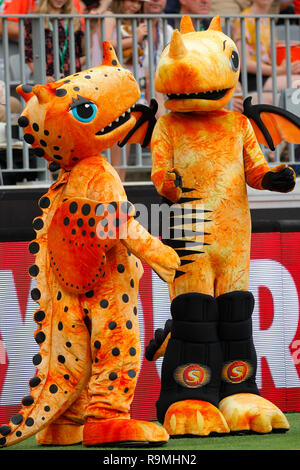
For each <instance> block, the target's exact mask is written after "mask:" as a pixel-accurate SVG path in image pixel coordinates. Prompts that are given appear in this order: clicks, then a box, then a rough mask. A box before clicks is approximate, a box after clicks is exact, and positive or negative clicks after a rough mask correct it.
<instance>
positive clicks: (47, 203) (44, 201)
mask: <svg viewBox="0 0 300 470" xmlns="http://www.w3.org/2000/svg"><path fill="white" fill-rule="evenodd" d="M39 205H40V207H41V208H42V209H47V207H49V206H50V199H49V198H48V197H47V196H44V197H42V198H41V199H40V201H39Z"/></svg>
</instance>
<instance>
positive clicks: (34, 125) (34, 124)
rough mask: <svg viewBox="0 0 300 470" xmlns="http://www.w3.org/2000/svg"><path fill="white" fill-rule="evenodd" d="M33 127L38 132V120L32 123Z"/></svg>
mask: <svg viewBox="0 0 300 470" xmlns="http://www.w3.org/2000/svg"><path fill="white" fill-rule="evenodd" d="M32 128H33V130H34V131H36V132H38V131H39V130H40V128H39V125H38V124H37V123H36V122H35V123H33V124H32Z"/></svg>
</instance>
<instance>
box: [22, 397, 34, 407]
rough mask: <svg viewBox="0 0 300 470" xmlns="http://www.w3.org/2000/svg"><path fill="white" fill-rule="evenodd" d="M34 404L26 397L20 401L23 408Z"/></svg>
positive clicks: (30, 398)
mask: <svg viewBox="0 0 300 470" xmlns="http://www.w3.org/2000/svg"><path fill="white" fill-rule="evenodd" d="M33 403H34V399H33V398H32V397H31V396H30V395H28V397H24V398H23V400H22V404H23V405H24V406H31V405H32V404H33Z"/></svg>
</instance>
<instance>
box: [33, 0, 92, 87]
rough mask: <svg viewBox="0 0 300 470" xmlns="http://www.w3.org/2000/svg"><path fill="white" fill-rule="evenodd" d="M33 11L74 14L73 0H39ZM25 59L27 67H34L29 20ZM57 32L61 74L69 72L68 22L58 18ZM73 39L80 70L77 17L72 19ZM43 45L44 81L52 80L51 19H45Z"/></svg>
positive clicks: (80, 57) (79, 31)
mask: <svg viewBox="0 0 300 470" xmlns="http://www.w3.org/2000/svg"><path fill="white" fill-rule="evenodd" d="M35 13H41V14H46V13H48V14H53V15H57V14H60V13H61V14H64V13H65V14H76V10H75V9H74V6H73V0H40V2H39V4H38V6H37V8H36V10H35ZM24 25H25V60H26V63H27V64H28V66H29V68H30V69H31V70H32V72H33V69H34V64H33V53H32V24H31V20H29V19H28V20H26V21H25V23H24ZM58 34H59V61H60V73H61V76H66V75H69V74H70V56H69V31H68V22H67V21H64V20H63V19H62V18H60V19H59V20H58ZM74 41H75V62H76V71H77V72H78V71H80V70H81V65H82V63H83V62H84V57H83V31H82V29H81V25H80V20H79V18H75V19H74ZM45 46H46V81H47V83H48V82H53V81H54V80H55V77H54V57H53V24H52V21H51V19H48V18H46V19H45Z"/></svg>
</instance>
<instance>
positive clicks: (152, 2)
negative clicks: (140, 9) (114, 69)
mask: <svg viewBox="0 0 300 470" xmlns="http://www.w3.org/2000/svg"><path fill="white" fill-rule="evenodd" d="M165 7H166V0H149V1H148V2H146V3H145V5H144V11H145V13H146V14H151V15H157V16H156V17H155V18H153V19H152V22H151V24H152V44H151V45H150V44H149V41H148V39H145V40H144V45H143V49H144V55H143V57H142V63H143V70H144V72H145V84H146V99H147V101H148V102H150V99H151V96H150V91H149V90H150V80H154V76H152V77H151V76H150V68H149V45H150V47H152V57H153V71H155V69H156V66H157V63H158V60H159V58H160V55H161V53H162V51H163V49H164V48H165V46H166V45H167V44H168V43H169V42H170V40H171V37H172V33H173V28H172V26H171V25H170V24H166V25H165V26H166V28H165V29H164V24H163V19H162V15H163V12H164V9H165ZM153 75H154V74H153ZM155 99H156V100H157V103H158V111H157V114H156V116H157V117H159V116H161V115H162V114H164V113H165V112H166V109H165V107H164V99H163V95H162V94H161V93H157V92H155Z"/></svg>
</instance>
